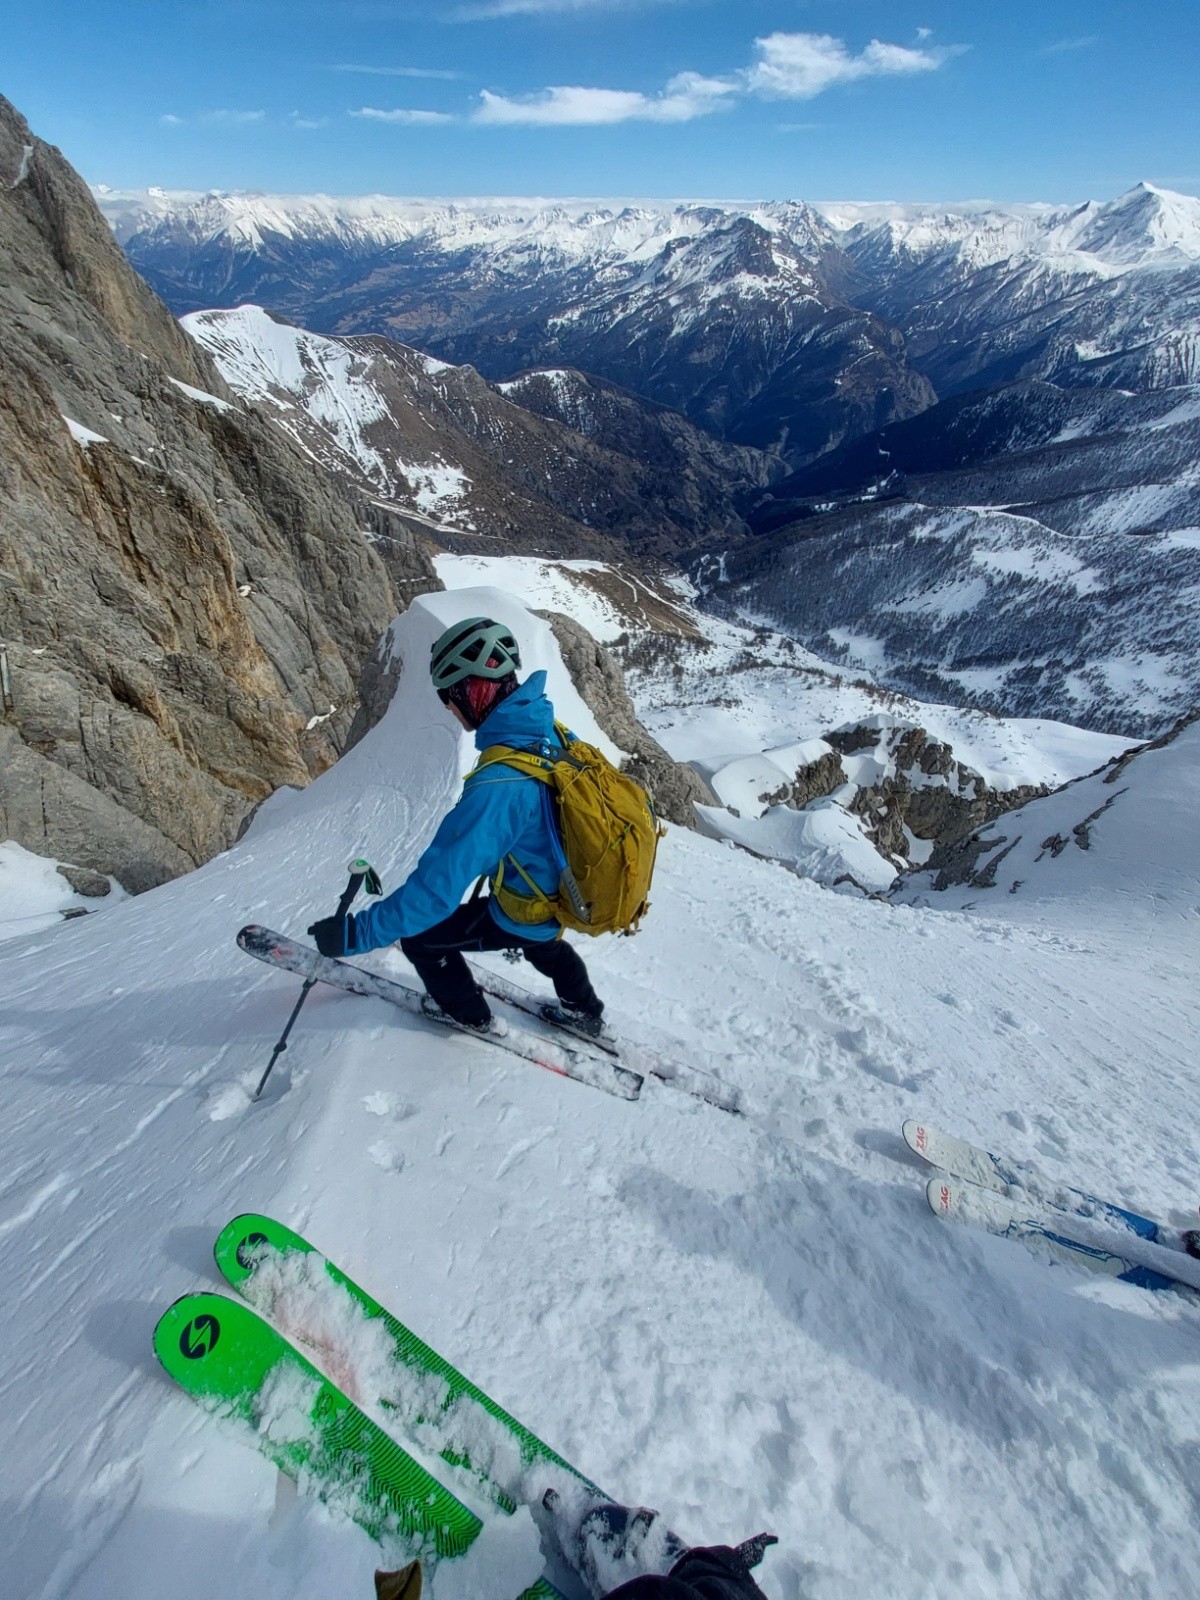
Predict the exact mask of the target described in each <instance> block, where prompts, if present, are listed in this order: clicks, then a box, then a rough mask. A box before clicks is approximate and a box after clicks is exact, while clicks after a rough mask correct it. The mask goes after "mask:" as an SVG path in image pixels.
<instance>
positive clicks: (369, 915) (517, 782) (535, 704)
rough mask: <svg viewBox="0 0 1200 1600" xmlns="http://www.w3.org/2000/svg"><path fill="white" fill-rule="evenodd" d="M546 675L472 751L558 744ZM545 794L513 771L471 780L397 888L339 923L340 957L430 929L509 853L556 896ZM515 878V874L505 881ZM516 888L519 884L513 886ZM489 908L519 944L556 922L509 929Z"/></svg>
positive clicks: (494, 721)
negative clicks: (342, 953)
mask: <svg viewBox="0 0 1200 1600" xmlns="http://www.w3.org/2000/svg"><path fill="white" fill-rule="evenodd" d="M557 742H558V741H557V738H556V735H555V732H554V707H553V706H552V705H551V704H550V701H549V700H548V699H547V697H546V674H545V673H544V672H534V673H531V674H530V676H529V677H528V678H527V679H526V681H525V682H524V683H523V684H522V685H521V686H520V688H519V689H515V690H514V691H513V693H512V694H510V695H509V697H508V699H507V700H502V701H501V702H500V704H499V705H498V706H497V707H496V709H495V710H494V711H493V712H492V713H491V715H490V716H489V717H487V718H485V720H484V721H483V722H482V723H481V724H480V726H479V727H478V728H477V729H476V731H475V745H476V748H477V749H479V750H486V749H487V748H488V747H489V746H490V745H494V744H507V745H514V746H517V747H520V748H522V749H527V750H529V749H539V748H540V747H541V746H542V745H543V744H545V745H547V746H548V747H552V746H554V745H556V744H557ZM553 804H554V801H553V798H552V796H551V794H550V791H549V789H548V788H547V786H546V785H545V784H544V783H539V782H538V780H537V779H536V778H527V777H525V776H524V774H522V773H520V772H516V771H514V769H513V768H512V767H505V766H500V765H493V766H490V767H485V768H484V770H483V771H482V772H476V773H472V774H471V775H470V776H469V777H468V778H467V781H466V783H465V784H464V785H463V792H462V795H461V797H460V799H459V801H458V804H457V805H456V806H455V807H454V809H453V810H452V811H449V812H447V814H446V816H445V817H444V818H443V819H442V823H441V826H440V827H439V828H438V831H437V832H436V833H435V834H434V836H433V839H432V840H431V841H430V843H429V846H428V847H427V849H426V850H425V853H424V854H423V855H422V857H421V859H420V860H419V861H418V862H417V864H416V866H415V867H414V868H413V870H412V872H411V873H410V874H409V876H408V878H407V879H406V880H405V882H404V883H402V884H401V886H400V887H399V888H398V889H397V890H396V891H395V892H394V893H393V894H389V895H388V896H387V897H386V898H385V899H383V900H380V901H379V902H378V903H377V904H376V905H373V906H370V907H369V908H368V909H367V910H366V911H360V912H358V913H357V915H355V916H348V917H347V918H346V950H347V953H351V952H357V953H359V954H361V953H362V952H363V951H366V950H378V949H379V948H380V947H381V946H383V945H385V944H394V943H395V942H396V940H397V939H407V938H411V937H412V936H413V935H414V934H418V933H424V932H425V930H426V929H427V928H432V927H434V926H435V925H436V924H437V923H439V922H441V921H443V920H444V919H445V918H446V917H448V916H449V915H450V913H451V912H452V911H454V910H455V909H456V908H457V907H458V905H459V904H460V903H461V901H462V897H463V894H464V893H465V891H466V890H467V888H468V887H469V886H470V884H471V883H472V882H473V881H474V880H475V879H476V878H479V877H482V876H483V875H484V874H485V873H492V872H494V871H495V870H496V868H497V866H498V865H499V864H500V862H501V861H503V860H504V859H505V858H506V857H507V856H508V855H509V854H510V853H511V854H512V856H513V857H514V858H515V859H516V860H517V861H519V862H520V864H521V866H522V867H524V869H525V871H526V872H527V873H528V874H529V876H530V877H531V878H532V879H533V881H534V882H535V883H536V884H537V886H538V888H539V889H542V890H544V891H545V893H546V894H548V895H550V894H554V893H555V892H556V891H557V889H558V882H559V878H560V877H561V875H562V869H563V865H564V864H565V856H564V854H563V848H562V844H561V842H560V840H559V837H558V826H557V823H556V821H555V818H554V813H553V810H552V807H553ZM512 876H513V877H514V878H515V874H513V875H512ZM517 881H518V882H519V880H517ZM488 909H489V910H490V912H491V915H492V917H493V919H494V920H495V921H496V922H497V923H498V924H499V926H500V927H501V928H503V929H504V930H505V932H506V933H511V934H514V935H516V936H517V937H518V938H520V939H522V940H526V939H532V940H543V939H545V940H549V939H556V938H557V937H558V934H559V931H560V924H559V923H558V922H557V921H553V920H551V921H549V922H538V923H525V924H522V923H516V922H514V921H513V920H512V919H511V918H510V917H506V916H505V915H504V913H503V912H502V911H501V910H500V908H499V907H498V906H497V904H496V902H495V901H494V900H491V901H489V903H488Z"/></svg>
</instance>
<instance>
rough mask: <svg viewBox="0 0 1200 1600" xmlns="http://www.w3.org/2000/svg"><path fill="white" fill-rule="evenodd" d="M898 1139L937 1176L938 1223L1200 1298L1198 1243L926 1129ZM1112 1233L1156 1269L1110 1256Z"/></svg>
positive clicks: (933, 1200)
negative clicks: (1141, 1250)
mask: <svg viewBox="0 0 1200 1600" xmlns="http://www.w3.org/2000/svg"><path fill="white" fill-rule="evenodd" d="M902 1132H903V1135H904V1140H905V1143H906V1144H907V1145H908V1147H909V1149H911V1150H913V1151H915V1152H916V1154H917V1155H919V1156H922V1157H923V1158H924V1159H925V1160H926V1161H928V1162H929V1163H930V1165H931V1166H934V1167H937V1168H938V1169H939V1170H938V1171H937V1172H936V1173H935V1175H934V1176H933V1177H932V1178H930V1180H929V1183H928V1185H927V1186H926V1191H925V1194H926V1198H927V1200H928V1201H929V1205H930V1208H931V1209H932V1210H933V1211H934V1212H935V1213H936V1214H937V1215H938V1216H939V1217H945V1218H947V1219H948V1220H951V1221H956V1222H967V1223H972V1224H974V1225H975V1226H977V1227H981V1228H985V1229H987V1231H988V1232H989V1233H995V1234H999V1235H1000V1236H1001V1237H1002V1238H1006V1239H1019V1240H1021V1241H1022V1243H1024V1244H1027V1245H1029V1246H1031V1247H1032V1248H1034V1249H1036V1250H1037V1251H1038V1252H1039V1253H1041V1254H1044V1255H1047V1256H1049V1257H1052V1258H1054V1259H1056V1260H1060V1261H1066V1262H1068V1263H1070V1264H1072V1265H1074V1266H1082V1267H1086V1268H1088V1269H1090V1270H1091V1271H1092V1272H1097V1273H1100V1274H1102V1275H1103V1276H1105V1277H1110V1278H1118V1279H1120V1280H1121V1281H1122V1282H1123V1283H1132V1284H1135V1285H1136V1286H1137V1287H1138V1288H1141V1289H1153V1290H1165V1289H1172V1290H1183V1291H1185V1292H1188V1293H1191V1294H1197V1293H1200V1260H1195V1259H1194V1257H1195V1256H1196V1255H1197V1254H1198V1253H1200V1235H1198V1234H1196V1233H1193V1232H1181V1231H1180V1230H1179V1229H1178V1228H1172V1227H1170V1226H1169V1225H1168V1224H1166V1223H1163V1222H1157V1221H1155V1220H1154V1218H1152V1217H1145V1216H1142V1215H1141V1213H1140V1212H1137V1211H1131V1210H1129V1209H1128V1208H1127V1207H1125V1206H1119V1205H1115V1204H1114V1203H1113V1202H1112V1201H1110V1200H1102V1199H1100V1198H1099V1196H1097V1195H1093V1194H1088V1193H1087V1192H1086V1191H1085V1190H1082V1189H1075V1188H1069V1187H1064V1188H1056V1187H1055V1186H1053V1185H1051V1184H1047V1183H1045V1182H1044V1181H1042V1180H1040V1179H1039V1178H1038V1176H1037V1174H1036V1173H1034V1172H1032V1171H1030V1170H1029V1169H1027V1168H1025V1167H1022V1166H1018V1165H1016V1164H1013V1163H1010V1162H1007V1161H1005V1160H1003V1158H1002V1157H1000V1156H997V1155H993V1154H992V1153H991V1151H989V1150H984V1149H982V1148H981V1147H980V1146H978V1145H974V1144H969V1143H968V1142H967V1141H966V1140H964V1139H957V1138H955V1137H954V1136H953V1135H952V1134H948V1133H943V1132H941V1130H940V1129H938V1128H931V1127H929V1126H928V1125H927V1124H926V1123H922V1122H915V1121H910V1122H906V1123H905V1124H904V1127H903V1129H902ZM1114 1231H1115V1232H1117V1233H1120V1232H1122V1231H1123V1232H1125V1233H1126V1234H1132V1235H1134V1236H1135V1237H1136V1238H1138V1239H1140V1240H1142V1241H1143V1242H1144V1244H1146V1245H1149V1246H1151V1247H1153V1258H1154V1262H1155V1265H1153V1266H1151V1265H1149V1264H1148V1263H1147V1262H1142V1261H1137V1260H1134V1259H1133V1258H1132V1257H1131V1256H1128V1255H1126V1254H1125V1253H1124V1252H1123V1251H1122V1250H1120V1249H1111V1248H1109V1247H1108V1244H1109V1242H1110V1239H1111V1234H1112V1233H1113V1232H1114ZM1126 1248H1128V1246H1127V1247H1126ZM1148 1253H1149V1252H1148ZM1172 1257H1174V1258H1175V1259H1174V1260H1173V1259H1172Z"/></svg>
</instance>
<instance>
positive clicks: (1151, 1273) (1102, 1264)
mask: <svg viewBox="0 0 1200 1600" xmlns="http://www.w3.org/2000/svg"><path fill="white" fill-rule="evenodd" d="M925 1198H926V1199H927V1200H928V1202H929V1206H930V1209H931V1210H932V1211H933V1212H934V1213H935V1214H936V1215H937V1216H939V1217H944V1218H946V1219H947V1220H948V1221H952V1222H962V1223H967V1224H970V1225H972V1226H974V1227H977V1228H983V1229H984V1230H985V1231H986V1232H988V1233H994V1234H997V1235H998V1236H999V1237H1000V1238H1002V1239H1017V1240H1019V1241H1020V1242H1021V1243H1022V1244H1024V1245H1026V1246H1028V1247H1029V1248H1030V1249H1032V1250H1033V1251H1034V1252H1035V1253H1036V1254H1039V1255H1042V1256H1044V1257H1046V1258H1048V1259H1051V1260H1055V1261H1062V1262H1066V1263H1067V1264H1068V1265H1071V1266H1076V1267H1086V1268H1087V1269H1088V1271H1090V1272H1095V1273H1098V1274H1100V1275H1101V1276H1103V1277H1107V1278H1117V1279H1118V1280H1119V1281H1120V1282H1122V1283H1130V1284H1133V1285H1134V1286H1135V1287H1136V1288H1139V1289H1151V1290H1154V1291H1155V1292H1162V1291H1164V1290H1167V1289H1171V1290H1175V1291H1182V1292H1184V1293H1191V1294H1196V1293H1197V1292H1198V1291H1197V1287H1196V1285H1195V1284H1192V1283H1190V1282H1188V1281H1187V1280H1186V1279H1183V1278H1176V1277H1173V1276H1171V1275H1169V1274H1168V1273H1165V1272H1160V1271H1158V1270H1157V1269H1155V1268H1154V1267H1150V1266H1147V1265H1146V1264H1145V1263H1143V1262H1140V1261H1133V1260H1131V1259H1130V1258H1129V1257H1128V1256H1125V1255H1122V1254H1120V1253H1119V1252H1117V1251H1113V1250H1106V1249H1104V1248H1103V1247H1102V1246H1100V1245H1097V1244H1090V1243H1088V1242H1086V1241H1085V1240H1083V1239H1078V1238H1073V1237H1072V1236H1071V1235H1070V1234H1069V1233H1066V1232H1064V1231H1063V1230H1064V1228H1065V1227H1067V1226H1068V1225H1069V1219H1068V1218H1067V1217H1065V1216H1064V1217H1063V1220H1062V1223H1061V1224H1060V1223H1057V1222H1055V1221H1054V1220H1052V1218H1050V1217H1047V1216H1044V1215H1039V1214H1038V1211H1037V1209H1036V1207H1031V1206H1029V1205H1028V1204H1022V1203H1021V1202H1019V1201H1013V1200H1009V1199H1007V1198H1006V1197H1004V1196H1002V1195H999V1194H996V1193H995V1192H994V1191H993V1190H989V1189H984V1188H982V1187H980V1186H979V1185H978V1184H974V1183H971V1182H970V1181H969V1180H968V1181H960V1180H958V1179H955V1178H953V1177H950V1176H948V1175H947V1174H945V1173H935V1174H934V1176H933V1177H932V1178H930V1180H929V1182H928V1184H927V1185H926V1189H925Z"/></svg>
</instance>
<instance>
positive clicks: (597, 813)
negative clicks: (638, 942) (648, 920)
mask: <svg viewBox="0 0 1200 1600" xmlns="http://www.w3.org/2000/svg"><path fill="white" fill-rule="evenodd" d="M554 731H555V732H556V733H557V734H558V737H559V740H560V741H561V744H562V748H561V749H558V750H555V749H551V750H550V753H549V754H548V755H542V754H540V753H539V752H537V751H533V750H515V749H512V748H511V747H510V746H508V745H503V744H496V745H491V746H489V748H488V749H486V750H485V751H484V752H483V754H482V755H481V756H480V757H479V760H478V761H477V762H476V764H475V771H476V772H479V771H480V770H481V769H482V768H484V767H490V766H492V765H494V764H496V763H502V764H503V765H504V766H506V767H512V768H513V769H514V770H515V771H517V772H520V773H521V774H523V775H524V776H525V777H527V778H536V779H537V780H538V782H539V783H544V784H545V785H546V786H547V788H548V789H549V791H550V793H551V795H552V796H553V798H554V801H555V806H554V811H555V813H556V815H557V819H558V832H559V837H560V839H561V842H562V847H563V851H564V853H565V855H566V860H565V862H564V863H563V867H562V873H561V876H560V878H559V885H558V892H557V893H556V894H553V895H548V894H546V893H545V891H544V890H542V889H541V888H539V887H538V885H537V884H536V883H535V882H534V881H533V879H532V878H531V877H530V876H529V874H528V873H527V872H526V871H525V869H524V868H523V867H522V866H521V864H520V862H519V861H517V860H516V859H515V858H514V857H513V856H511V855H509V856H508V857H507V858H506V860H505V861H502V862H501V863H500V865H499V866H498V867H497V869H496V872H495V875H494V877H493V878H492V880H491V889H492V893H493V894H494V895H495V897H496V900H497V902H498V904H499V906H500V909H501V910H502V911H503V912H504V913H505V915H506V916H509V917H511V918H512V920H513V921H514V922H522V923H538V922H548V921H549V920H550V918H551V917H555V918H557V919H558V921H559V922H561V923H562V925H563V927H564V928H573V929H574V930H575V931H576V932H577V933H636V932H637V925H638V923H639V921H640V920H641V918H642V917H643V916H644V915H645V913H646V911H647V909H648V905H649V902H648V901H647V899H646V896H647V895H648V894H649V892H650V879H651V877H652V876H653V874H654V857H655V853H656V851H657V849H658V841H659V839H660V837H661V836H662V835H663V833H664V832H665V830H664V829H662V828H660V827H659V825H658V821H657V819H656V817H655V815H654V809H653V807H652V806H651V804H650V799H649V796H648V795H647V794H646V791H645V790H644V789H643V788H642V787H641V785H640V784H638V783H635V782H634V780H633V779H632V778H630V777H628V776H627V775H626V774H625V773H624V772H619V771H618V770H617V768H616V767H614V766H613V764H612V762H611V761H609V759H608V757H607V756H605V755H604V753H603V752H602V751H600V750H597V749H596V747H595V746H594V745H590V744H584V743H583V741H582V740H581V739H572V737H571V735H570V734H569V733H568V731H567V729H566V728H565V727H563V725H562V723H560V722H556V723H555V724H554ZM506 866H510V867H511V868H512V869H513V870H514V871H515V873H516V874H517V876H518V877H519V878H521V879H522V880H523V882H524V886H525V889H526V890H527V891H528V892H527V893H525V892H517V891H515V890H513V889H510V888H508V887H507V886H506V885H505V882H504V874H505V869H506Z"/></svg>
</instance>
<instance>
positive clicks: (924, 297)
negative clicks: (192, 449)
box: [100, 184, 1200, 464]
mask: <svg viewBox="0 0 1200 1600" xmlns="http://www.w3.org/2000/svg"><path fill="white" fill-rule="evenodd" d="M100 201H101V205H102V207H103V209H104V210H105V212H106V214H107V215H108V217H109V219H110V221H111V223H112V224H113V226H114V228H115V230H116V233H117V237H118V239H119V240H120V241H121V243H122V244H123V245H124V247H125V249H126V251H127V252H128V254H129V256H130V259H131V260H132V261H133V262H134V263H135V265H137V266H138V268H139V270H141V271H142V272H143V273H145V275H146V276H147V277H148V278H149V280H150V281H151V282H152V283H153V284H154V286H155V287H156V288H157V289H158V290H159V291H160V293H162V294H163V296H164V298H165V299H166V300H167V301H168V303H169V304H171V305H172V306H173V307H174V308H175V309H176V310H177V311H180V312H183V311H191V310H196V309H199V308H202V307H211V306H217V305H224V306H229V305H236V304H238V303H241V302H243V301H245V300H248V299H251V300H258V301H260V302H261V303H263V304H265V305H267V306H269V307H271V308H272V309H275V310H278V311H281V312H283V313H284V314H285V315H288V316H290V317H291V318H292V319H293V320H296V321H298V322H300V323H302V324H303V325H304V326H306V327H311V328H314V329H317V330H319V331H323V332H337V333H365V332H384V333H392V334H394V335H395V336H396V337H399V338H403V339H405V340H406V341H408V342H410V343H412V344H415V345H417V346H418V347H419V348H421V349H423V350H428V351H431V352H432V353H433V354H435V355H437V356H439V357H442V358H444V359H447V360H451V361H455V362H462V361H470V362H471V363H472V364H474V365H475V366H477V367H478V368H479V369H480V371H481V372H483V373H485V375H487V376H489V377H493V378H508V377H511V376H512V375H514V374H515V373H516V372H518V371H519V370H521V369H522V368H524V367H529V366H537V365H555V364H563V365H569V366H575V367H581V368H583V369H584V370H586V371H589V372H593V373H596V374H598V375H600V376H602V377H606V378H609V379H611V380H613V381H615V382H617V383H620V384H622V385H624V386H626V387H628V388H631V389H634V390H635V391H637V392H639V393H642V394H645V395H647V396H649V397H650V398H652V399H656V400H659V401H662V402H663V403H665V404H668V405H671V406H673V407H675V408H676V409H678V410H681V411H683V412H684V413H685V414H686V415H688V416H690V417H691V418H692V419H693V420H695V421H698V422H701V423H702V424H703V425H704V426H706V427H708V428H710V429H712V430H713V431H716V432H718V433H721V434H723V435H724V436H725V437H728V438H731V439H735V440H737V441H739V442H742V443H751V444H756V445H759V446H763V447H775V448H779V449H781V450H782V451H784V453H785V454H786V455H787V456H788V457H789V459H791V460H792V461H793V463H795V464H801V463H803V462H804V461H807V460H809V459H811V458H812V457H814V456H816V455H818V454H820V453H822V452H823V451H825V450H827V449H829V448H831V447H833V446H836V445H837V444H838V443H840V442H842V441H843V440H844V439H846V438H848V437H852V436H854V435H855V434H859V433H863V432H867V431H869V430H870V429H871V428H873V427H876V426H881V425H883V424H885V423H888V422H890V421H893V420H897V419H900V418H903V417H905V416H910V415H912V414H914V413H915V412H916V411H919V410H921V409H923V407H925V406H926V405H929V404H930V403H932V401H933V399H934V398H935V397H937V396H944V395H946V394H949V393H952V392H954V391H955V390H956V389H961V388H965V387H980V386H983V385H985V384H988V383H995V382H1000V381H1008V380H1010V379H1013V378H1019V377H1025V378H1036V377H1040V378H1047V379H1051V380H1052V381H1056V382H1064V383H1070V384H1078V383H1102V384H1108V385H1117V386H1124V387H1137V388H1144V387H1161V386H1164V385H1167V384H1172V383H1178V382H1181V381H1189V380H1190V379H1191V378H1193V377H1194V376H1195V373H1196V370H1197V368H1196V361H1197V351H1198V349H1200V344H1198V342H1197V341H1198V329H1200V201H1197V200H1195V199H1192V198H1191V197H1189V196H1186V195H1178V194H1174V193H1172V192H1170V191H1168V190H1163V189H1157V188H1154V187H1152V186H1150V185H1146V184H1142V185H1139V186H1138V187H1136V188H1135V189H1133V190H1131V191H1129V192H1128V193H1127V194H1125V195H1121V196H1119V197H1118V198H1117V199H1115V200H1112V201H1108V202H1103V203H1098V202H1088V203H1086V204H1083V205H1076V206H1004V207H1002V206H993V205H986V204H974V205H963V206H950V207H946V206H899V205H853V204H840V205H839V204H828V205H822V206H811V205H805V204H801V203H798V202H788V203H778V204H761V205H753V204H752V205H735V204H724V205H721V204H709V203H704V204H698V203H697V204H687V203H679V204H645V203H629V204H622V203H619V202H616V203H614V202H600V201H578V202H561V201H554V202H551V201H537V200H531V201H491V200H489V201H446V202H435V201H410V200H393V199H388V198H385V197H382V196H372V197H368V198H364V199H347V200H335V199H330V198H328V197H322V196H269V195H253V194H222V193H215V192H213V193H208V194H192V193H183V192H175V193H169V192H167V191H163V190H148V191H140V192H136V193H118V192H105V193H102V194H101V195H100Z"/></svg>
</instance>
